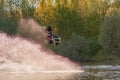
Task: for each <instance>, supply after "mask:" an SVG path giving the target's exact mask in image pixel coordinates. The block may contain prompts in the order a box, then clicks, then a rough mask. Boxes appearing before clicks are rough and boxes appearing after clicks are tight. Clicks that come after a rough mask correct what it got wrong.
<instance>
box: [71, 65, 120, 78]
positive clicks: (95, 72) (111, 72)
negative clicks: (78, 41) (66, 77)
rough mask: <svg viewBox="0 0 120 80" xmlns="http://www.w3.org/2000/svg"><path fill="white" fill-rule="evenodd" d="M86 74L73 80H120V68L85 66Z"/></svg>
mask: <svg viewBox="0 0 120 80" xmlns="http://www.w3.org/2000/svg"><path fill="white" fill-rule="evenodd" d="M82 68H83V69H84V70H85V72H83V73H81V74H76V75H75V76H74V77H73V78H72V79H71V80H120V66H112V65H92V66H90V65H85V66H82Z"/></svg>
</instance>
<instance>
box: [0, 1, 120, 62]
mask: <svg viewBox="0 0 120 80" xmlns="http://www.w3.org/2000/svg"><path fill="white" fill-rule="evenodd" d="M21 18H33V19H34V20H36V21H37V22H38V23H39V24H40V25H43V26H48V25H50V26H52V29H53V32H54V33H55V34H59V35H60V37H61V38H62V44H61V45H59V46H57V47H54V46H51V48H52V49H53V50H55V51H56V52H57V53H59V54H61V55H63V56H66V57H69V58H70V59H71V60H74V61H89V60H90V61H91V60H92V61H96V60H97V59H98V60H99V59H100V60H104V59H107V57H108V58H109V56H108V55H112V56H113V55H119V54H120V44H119V43H120V32H119V31H120V1H119V0H113V1H112V0H33V1H30V0H1V1H0V30H1V31H3V32H6V33H7V34H10V35H14V34H15V33H16V31H17V27H18V21H19V19H21ZM110 58H111V57H110Z"/></svg>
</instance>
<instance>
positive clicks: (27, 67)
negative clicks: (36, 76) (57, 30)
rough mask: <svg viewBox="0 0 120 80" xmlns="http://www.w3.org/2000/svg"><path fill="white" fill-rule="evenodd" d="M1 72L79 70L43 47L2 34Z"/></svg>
mask: <svg viewBox="0 0 120 80" xmlns="http://www.w3.org/2000/svg"><path fill="white" fill-rule="evenodd" d="M0 41H1V43H0V71H11V72H12V71H13V72H14V71H43V70H48V71H50V70H52V71H55V70H79V69H80V68H78V67H77V66H76V65H75V64H74V63H72V62H70V61H69V60H68V59H67V58H63V57H62V56H58V55H56V54H54V53H53V52H52V51H51V50H46V51H44V50H42V46H40V45H39V44H36V43H34V42H30V41H28V40H25V39H23V38H20V37H12V38H11V37H9V36H7V35H6V34H3V33H0Z"/></svg>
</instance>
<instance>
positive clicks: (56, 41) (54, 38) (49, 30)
mask: <svg viewBox="0 0 120 80" xmlns="http://www.w3.org/2000/svg"><path fill="white" fill-rule="evenodd" d="M46 31H47V34H48V36H47V38H48V43H49V44H53V43H54V44H55V45H58V44H60V43H61V39H60V37H59V36H58V35H54V34H52V28H51V26H48V27H47V29H46Z"/></svg>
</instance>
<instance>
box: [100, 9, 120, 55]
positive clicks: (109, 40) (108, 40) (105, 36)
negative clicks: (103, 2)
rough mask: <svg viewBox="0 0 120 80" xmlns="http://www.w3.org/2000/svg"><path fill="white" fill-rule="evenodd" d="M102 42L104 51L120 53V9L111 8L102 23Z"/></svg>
mask: <svg viewBox="0 0 120 80" xmlns="http://www.w3.org/2000/svg"><path fill="white" fill-rule="evenodd" d="M99 39H100V43H101V45H102V47H103V49H104V51H105V52H106V53H108V54H119V52H120V10H119V9H117V8H110V9H109V10H108V11H107V14H106V17H105V20H104V22H103V24H102V27H101V30H100V35H99Z"/></svg>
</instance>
